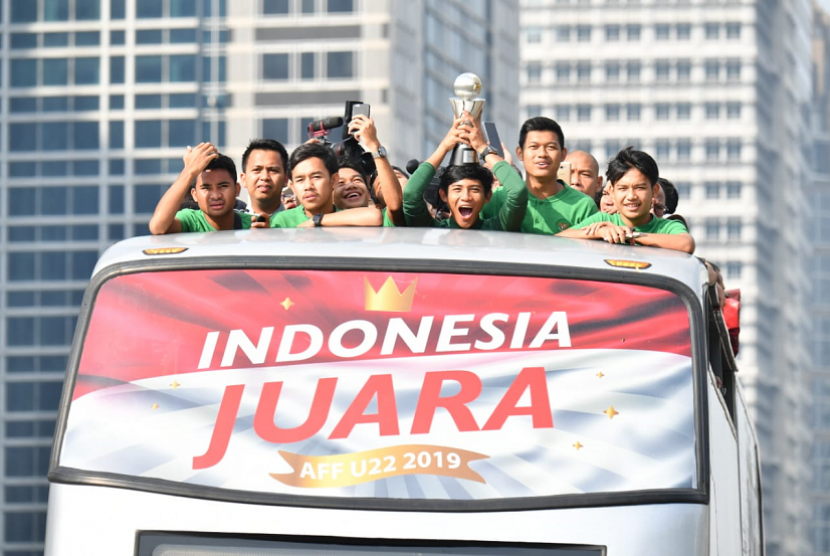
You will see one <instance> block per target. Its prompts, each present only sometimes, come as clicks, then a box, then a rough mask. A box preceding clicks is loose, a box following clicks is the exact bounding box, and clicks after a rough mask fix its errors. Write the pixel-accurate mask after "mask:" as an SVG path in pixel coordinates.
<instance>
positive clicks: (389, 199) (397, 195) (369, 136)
mask: <svg viewBox="0 0 830 556" xmlns="http://www.w3.org/2000/svg"><path fill="white" fill-rule="evenodd" d="M349 131H350V132H352V135H354V136H355V138H356V139H357V140H358V141H360V142H361V143H363V144H364V145H365V146H366V149H368V150H369V151H370V152H377V150H378V149H379V148H380V146H381V143H380V140H379V139H378V132H377V129H376V128H375V122H374V121H373V120H372V119H371V118H368V117H366V116H364V115H362V114H361V115H359V116H355V117H354V119H353V120H352V121H351V122H350V123H349ZM375 167H376V168H377V171H378V181H379V185H378V187H379V188H380V190H381V191H382V192H383V202H384V203H386V212H387V213H388V214H389V218H390V219H391V220H392V222H393V223H394V224H395V225H396V226H405V225H406V219H405V218H404V214H403V190H402V189H401V182H400V181H398V176H396V175H395V172H394V171H393V170H392V164H390V162H389V158H387V157H385V156H382V157H379V158H376V159H375ZM372 186H373V185H372V184H369V187H372Z"/></svg>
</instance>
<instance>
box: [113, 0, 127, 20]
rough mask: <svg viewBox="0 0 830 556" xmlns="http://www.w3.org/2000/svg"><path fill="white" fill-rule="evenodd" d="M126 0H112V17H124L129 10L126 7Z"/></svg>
mask: <svg viewBox="0 0 830 556" xmlns="http://www.w3.org/2000/svg"><path fill="white" fill-rule="evenodd" d="M125 1H126V0H110V19H124V16H125V15H126V14H127V10H126V9H125V7H124V3H125Z"/></svg>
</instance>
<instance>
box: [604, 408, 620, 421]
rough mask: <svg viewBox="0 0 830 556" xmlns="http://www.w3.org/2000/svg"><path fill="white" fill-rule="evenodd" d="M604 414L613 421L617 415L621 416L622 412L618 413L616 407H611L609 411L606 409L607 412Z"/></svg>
mask: <svg viewBox="0 0 830 556" xmlns="http://www.w3.org/2000/svg"><path fill="white" fill-rule="evenodd" d="M603 413H605V414H606V415H608V418H609V419H613V418H614V416H615V415H619V414H620V412H619V411H617V410H616V409H614V406H613V405H612V406H611V407H609V408H608V409H606V410H605V411H603Z"/></svg>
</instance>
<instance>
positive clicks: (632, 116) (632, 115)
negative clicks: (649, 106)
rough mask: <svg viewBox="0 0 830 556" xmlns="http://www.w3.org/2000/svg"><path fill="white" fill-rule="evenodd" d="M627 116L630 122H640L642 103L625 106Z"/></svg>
mask: <svg viewBox="0 0 830 556" xmlns="http://www.w3.org/2000/svg"><path fill="white" fill-rule="evenodd" d="M625 111H626V118H628V121H630V122H639V121H640V113H641V112H642V106H641V105H640V104H627V105H626V106H625Z"/></svg>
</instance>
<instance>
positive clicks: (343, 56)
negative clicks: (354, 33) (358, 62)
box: [326, 52, 354, 79]
mask: <svg viewBox="0 0 830 556" xmlns="http://www.w3.org/2000/svg"><path fill="white" fill-rule="evenodd" d="M326 65H327V76H328V77H329V78H332V79H345V78H349V77H354V52H328V53H327V54H326Z"/></svg>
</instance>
